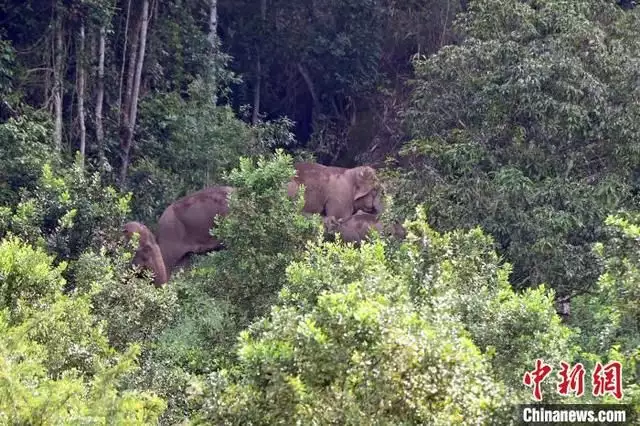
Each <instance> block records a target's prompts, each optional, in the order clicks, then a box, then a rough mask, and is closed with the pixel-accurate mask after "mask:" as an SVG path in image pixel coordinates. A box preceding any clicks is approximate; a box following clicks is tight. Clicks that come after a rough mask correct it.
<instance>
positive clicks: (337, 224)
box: [323, 211, 406, 243]
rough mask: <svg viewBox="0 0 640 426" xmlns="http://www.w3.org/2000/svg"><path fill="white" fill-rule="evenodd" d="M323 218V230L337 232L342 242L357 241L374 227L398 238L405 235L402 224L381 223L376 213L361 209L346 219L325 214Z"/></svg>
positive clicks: (379, 231)
mask: <svg viewBox="0 0 640 426" xmlns="http://www.w3.org/2000/svg"><path fill="white" fill-rule="evenodd" d="M323 220H324V227H325V231H326V232H327V233H328V234H335V233H339V234H340V236H341V238H342V240H343V241H344V242H355V243H359V242H360V241H362V240H364V239H365V238H366V237H367V235H368V234H369V232H370V231H371V230H372V229H376V230H377V231H378V233H380V234H388V235H393V236H394V237H396V238H399V239H404V237H405V236H406V231H405V230H404V227H403V226H402V225H400V224H397V223H396V224H393V225H386V224H382V222H380V221H379V220H378V217H377V216H376V215H374V214H371V213H366V212H363V211H358V212H357V213H356V214H354V215H353V216H351V217H349V218H346V219H338V218H336V217H334V216H327V217H325V218H324V219H323Z"/></svg>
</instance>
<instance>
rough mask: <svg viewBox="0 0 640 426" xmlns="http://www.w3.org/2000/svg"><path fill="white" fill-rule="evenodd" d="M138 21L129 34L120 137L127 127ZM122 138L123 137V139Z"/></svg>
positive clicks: (136, 55)
mask: <svg viewBox="0 0 640 426" xmlns="http://www.w3.org/2000/svg"><path fill="white" fill-rule="evenodd" d="M140 29H141V26H140V22H138V25H136V27H135V29H134V31H133V34H132V35H131V51H130V52H129V64H128V68H127V85H126V86H125V93H124V99H123V100H122V103H121V108H120V127H121V129H122V130H121V131H122V135H123V136H122V137H123V138H124V137H125V134H126V129H128V128H129V111H130V110H131V96H132V94H133V80H134V78H135V75H136V58H137V57H138V40H139V37H140ZM123 140H124V139H123Z"/></svg>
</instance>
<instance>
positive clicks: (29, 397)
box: [0, 238, 165, 424]
mask: <svg viewBox="0 0 640 426" xmlns="http://www.w3.org/2000/svg"><path fill="white" fill-rule="evenodd" d="M0 254H1V256H0V259H2V267H1V269H0V288H2V289H3V296H4V297H3V299H5V301H6V300H7V297H11V298H12V299H13V300H14V302H12V304H13V305H17V306H20V307H21V308H22V309H21V310H20V315H19V316H17V315H15V313H13V312H12V311H11V309H10V308H12V306H9V307H7V305H6V304H3V305H2V306H0V375H1V376H2V377H3V380H2V381H0V413H1V414H0V416H2V417H0V418H1V419H2V422H3V423H5V422H6V423H9V424H43V423H46V424H60V423H65V424H67V423H77V422H83V423H84V422H105V421H116V422H126V423H128V424H147V423H153V422H154V421H156V419H157V418H158V417H159V415H160V414H161V413H162V411H163V410H164V408H165V403H164V402H163V401H162V400H160V399H158V398H157V397H155V396H154V395H152V394H150V393H148V392H133V391H122V390H121V388H120V387H121V385H122V383H123V379H124V377H125V375H126V374H130V373H131V372H133V370H135V368H136V357H137V355H138V352H139V349H138V347H137V346H135V345H134V346H131V347H129V348H127V350H126V351H124V352H122V353H118V352H116V351H114V350H113V349H112V348H110V347H109V346H108V345H107V339H106V336H105V335H104V334H103V329H102V325H101V324H100V323H99V322H98V321H96V319H95V318H94V317H93V315H92V314H91V302H90V299H89V297H86V296H81V297H73V296H72V297H70V296H66V295H63V294H62V292H61V290H62V287H63V284H64V279H63V278H62V276H61V273H62V271H63V270H64V266H60V267H58V268H53V267H52V266H51V263H52V257H51V256H47V255H46V254H45V253H43V252H42V250H40V249H35V250H34V249H33V248H31V247H29V246H28V245H26V244H24V243H23V242H22V241H20V240H18V239H16V238H11V239H8V240H3V241H2V242H0ZM16 283H19V284H21V285H20V286H19V287H17V286H16ZM35 286H37V287H44V288H37V289H36V288H32V287H35ZM35 290H39V292H38V291H35Z"/></svg>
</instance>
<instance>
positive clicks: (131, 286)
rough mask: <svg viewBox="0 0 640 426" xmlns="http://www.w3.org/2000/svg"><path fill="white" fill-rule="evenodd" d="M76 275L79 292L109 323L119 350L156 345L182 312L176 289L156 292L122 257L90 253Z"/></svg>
mask: <svg viewBox="0 0 640 426" xmlns="http://www.w3.org/2000/svg"><path fill="white" fill-rule="evenodd" d="M73 272H74V276H75V277H76V289H77V292H78V293H80V294H87V295H89V296H90V298H91V302H92V304H93V311H92V312H93V314H94V315H95V316H96V317H97V318H99V319H100V320H103V321H104V322H105V334H106V335H107V336H108V337H109V343H110V344H111V345H112V346H113V347H115V348H117V349H121V350H124V349H125V348H126V347H128V346H129V345H130V344H132V343H140V344H147V343H151V342H153V341H155V340H156V339H157V338H158V336H160V334H161V333H162V332H163V330H164V329H165V328H166V327H167V326H168V325H169V324H170V323H171V321H172V320H173V319H174V316H175V315H176V313H177V311H178V306H177V298H176V292H175V289H174V288H173V287H172V286H164V287H162V288H160V289H154V288H153V287H152V285H151V281H150V279H149V278H144V279H140V278H138V277H135V276H133V273H134V271H132V269H131V268H129V267H128V265H127V263H126V261H125V259H124V258H122V257H117V256H114V257H112V258H109V257H107V256H106V255H105V253H104V252H102V253H94V252H86V253H84V254H83V255H82V256H81V257H80V259H79V260H78V261H76V262H74V265H73ZM144 348H145V349H146V347H144Z"/></svg>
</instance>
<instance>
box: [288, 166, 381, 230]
mask: <svg viewBox="0 0 640 426" xmlns="http://www.w3.org/2000/svg"><path fill="white" fill-rule="evenodd" d="M295 169H296V176H295V177H294V178H293V180H292V181H290V182H289V184H288V186H287V193H288V194H289V196H290V197H293V196H294V195H295V194H296V193H297V191H298V188H299V186H300V185H304V187H305V192H304V198H305V203H304V207H303V212H305V213H319V214H321V215H323V216H326V217H328V216H334V217H336V218H338V219H346V218H348V217H350V216H351V215H352V214H354V213H355V212H357V211H358V210H362V211H364V212H366V213H371V214H379V213H380V212H381V211H382V205H381V202H380V196H381V186H380V184H379V182H378V179H377V177H376V172H375V170H374V169H373V168H371V167H368V166H360V167H354V168H351V169H349V168H344V167H330V166H323V165H322V164H317V163H297V164H296V165H295Z"/></svg>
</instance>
